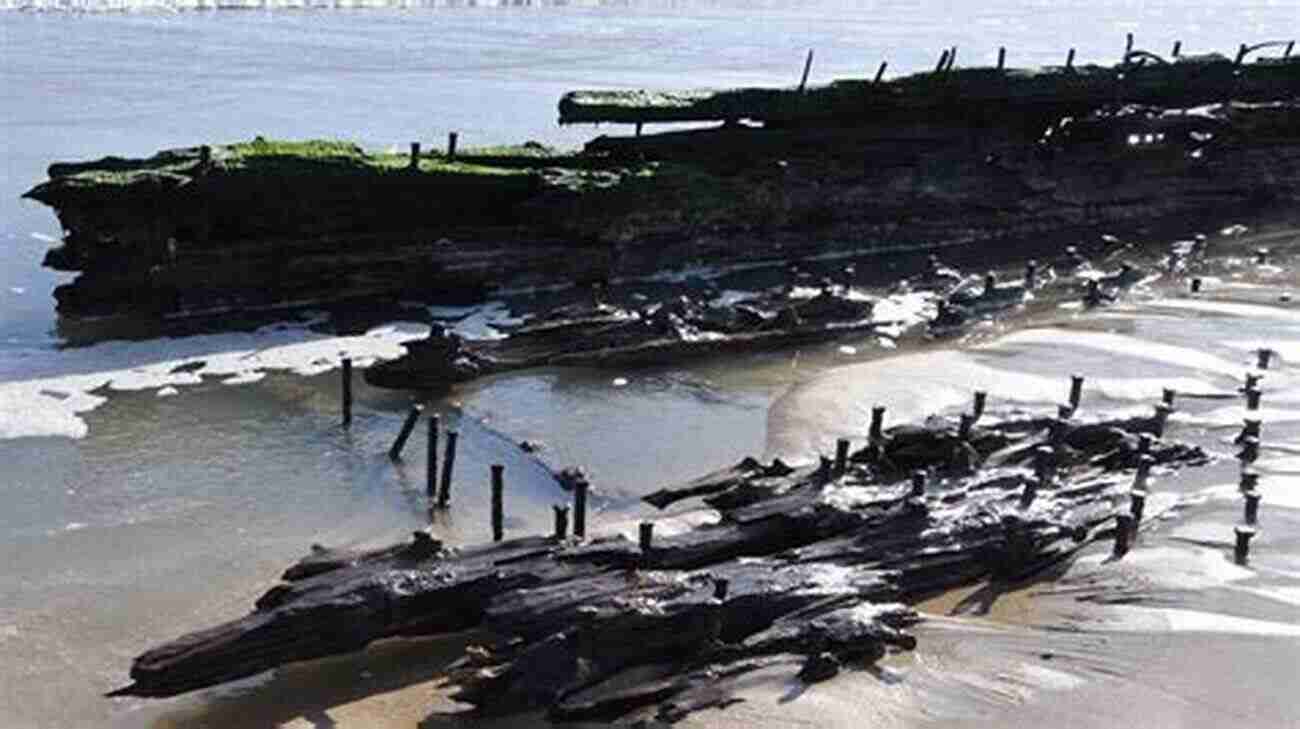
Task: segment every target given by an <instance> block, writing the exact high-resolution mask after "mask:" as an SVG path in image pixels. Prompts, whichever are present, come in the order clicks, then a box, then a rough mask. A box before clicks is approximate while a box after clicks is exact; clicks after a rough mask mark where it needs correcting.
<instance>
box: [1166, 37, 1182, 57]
mask: <svg viewBox="0 0 1300 729" xmlns="http://www.w3.org/2000/svg"><path fill="white" fill-rule="evenodd" d="M1182 52H1183V42H1182V41H1180V40H1176V41H1174V50H1173V52H1171V53H1170V54H1169V55H1170V56H1172V57H1174V58H1178V56H1179V54H1181V53H1182Z"/></svg>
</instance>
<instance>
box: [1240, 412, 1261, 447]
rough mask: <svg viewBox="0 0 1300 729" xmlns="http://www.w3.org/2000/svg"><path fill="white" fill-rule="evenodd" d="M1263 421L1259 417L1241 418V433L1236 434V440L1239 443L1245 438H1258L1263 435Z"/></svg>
mask: <svg viewBox="0 0 1300 729" xmlns="http://www.w3.org/2000/svg"><path fill="white" fill-rule="evenodd" d="M1263 427H1264V421H1262V420H1260V419H1259V418H1242V421H1241V433H1239V434H1238V435H1237V439H1236V442H1237V443H1240V442H1242V441H1243V440H1245V439H1247V438H1260V437H1262V435H1263Z"/></svg>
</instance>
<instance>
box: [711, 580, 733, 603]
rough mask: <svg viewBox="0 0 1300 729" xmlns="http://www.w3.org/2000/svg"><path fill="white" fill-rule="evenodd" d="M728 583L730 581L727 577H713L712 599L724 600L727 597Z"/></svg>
mask: <svg viewBox="0 0 1300 729" xmlns="http://www.w3.org/2000/svg"><path fill="white" fill-rule="evenodd" d="M730 584H731V581H730V580H728V579H727V578H725V577H717V578H714V580H713V599H714V600H726V599H727V587H728V586H730Z"/></svg>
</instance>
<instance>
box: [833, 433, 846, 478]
mask: <svg viewBox="0 0 1300 729" xmlns="http://www.w3.org/2000/svg"><path fill="white" fill-rule="evenodd" d="M848 467H849V439H848V438H840V439H839V440H837V441H835V471H834V474H835V477H836V478H839V477H840V476H843V475H844V472H845V471H846V470H847V469H848Z"/></svg>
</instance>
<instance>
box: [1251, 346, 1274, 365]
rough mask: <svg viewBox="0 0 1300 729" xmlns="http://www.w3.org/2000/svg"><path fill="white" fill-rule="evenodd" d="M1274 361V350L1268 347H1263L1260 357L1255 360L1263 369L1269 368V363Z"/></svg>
mask: <svg viewBox="0 0 1300 729" xmlns="http://www.w3.org/2000/svg"><path fill="white" fill-rule="evenodd" d="M1272 361H1273V350H1271V349H1269V348H1267V347H1261V348H1260V350H1259V354H1258V358H1257V359H1256V360H1255V364H1256V366H1258V367H1259V369H1261V370H1266V369H1268V366H1269V364H1270V363H1271V362H1272Z"/></svg>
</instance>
